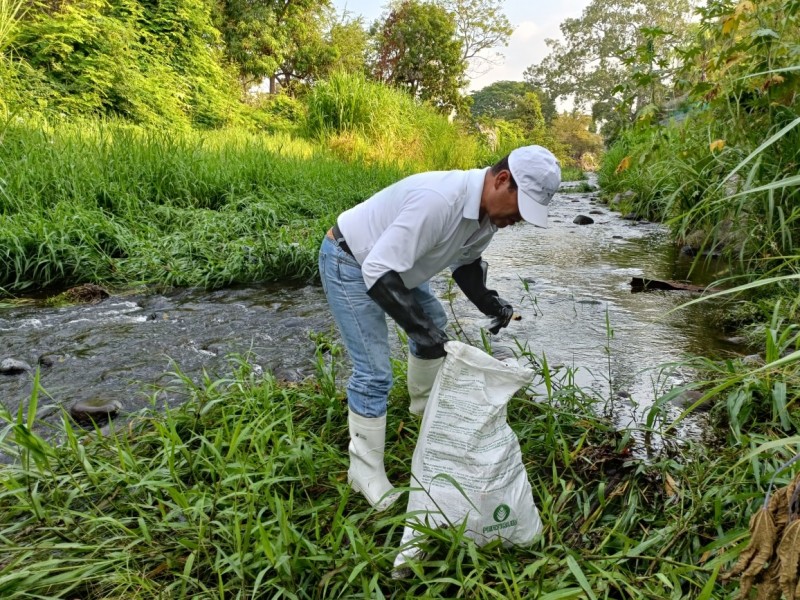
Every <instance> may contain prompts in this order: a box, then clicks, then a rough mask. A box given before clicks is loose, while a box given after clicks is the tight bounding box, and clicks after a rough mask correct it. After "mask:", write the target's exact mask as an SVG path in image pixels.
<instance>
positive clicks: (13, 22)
mask: <svg viewBox="0 0 800 600" xmlns="http://www.w3.org/2000/svg"><path fill="white" fill-rule="evenodd" d="M24 14H25V2H24V0H0V55H2V53H3V52H4V51H5V49H6V48H7V47H8V46H10V45H11V44H12V43H13V42H14V37H15V35H16V32H17V26H18V25H17V24H18V22H19V20H20V19H21V18H22V17H23V16H24Z"/></svg>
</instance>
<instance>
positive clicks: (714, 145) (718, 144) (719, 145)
mask: <svg viewBox="0 0 800 600" xmlns="http://www.w3.org/2000/svg"><path fill="white" fill-rule="evenodd" d="M724 147H725V140H714V141H713V142H711V143H710V144H709V145H708V149H709V150H711V152H716V151H717V150H722V149H723V148H724Z"/></svg>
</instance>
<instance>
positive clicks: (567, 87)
mask: <svg viewBox="0 0 800 600" xmlns="http://www.w3.org/2000/svg"><path fill="white" fill-rule="evenodd" d="M690 18H691V10H690V3H689V2H688V0H670V1H669V2H664V1H661V0H659V1H656V0H593V1H592V2H591V3H589V5H588V6H587V7H586V8H585V9H584V10H583V13H582V14H581V16H580V18H574V19H572V18H571V19H565V20H564V22H562V23H561V26H560V29H561V33H562V36H563V41H561V40H555V39H548V40H547V45H548V47H549V48H550V53H549V54H548V56H547V57H545V59H544V60H543V61H542V62H541V63H539V64H538V65H531V66H530V67H529V68H528V69H527V70H526V71H525V79H526V81H529V82H530V83H531V84H533V85H534V86H535V87H536V88H537V89H542V90H545V92H546V93H547V94H549V95H551V96H552V97H554V98H564V97H572V98H573V99H574V101H575V103H576V106H577V107H578V108H584V107H585V106H586V105H589V106H591V109H592V110H591V114H592V117H593V118H594V119H595V120H596V121H604V122H606V126H607V131H608V133H609V135H610V134H613V133H615V132H616V131H617V130H618V129H619V127H620V124H627V123H629V122H630V121H631V120H632V118H633V116H634V115H635V114H637V113H638V112H639V111H640V110H642V109H643V108H644V107H645V106H646V105H648V104H652V103H657V102H660V101H661V100H663V99H664V98H665V97H669V94H670V83H671V81H672V78H673V76H674V66H675V65H674V52H675V50H674V49H675V47H676V46H677V45H679V44H680V42H681V41H682V40H683V39H685V37H686V34H687V31H688V29H689V22H690ZM641 49H644V51H642V50H641Z"/></svg>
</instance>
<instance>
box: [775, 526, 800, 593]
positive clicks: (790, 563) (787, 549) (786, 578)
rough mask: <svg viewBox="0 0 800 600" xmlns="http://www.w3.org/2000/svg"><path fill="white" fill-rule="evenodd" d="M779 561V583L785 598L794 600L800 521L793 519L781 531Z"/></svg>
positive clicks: (799, 562) (799, 543) (799, 555)
mask: <svg viewBox="0 0 800 600" xmlns="http://www.w3.org/2000/svg"><path fill="white" fill-rule="evenodd" d="M778 558H779V559H780V561H781V570H780V583H781V589H782V590H783V595H784V596H786V600H795V597H796V594H797V584H798V580H797V567H798V564H800V521H793V522H792V523H791V524H790V525H789V526H788V527H787V528H786V531H784V532H783V537H782V538H781V543H780V544H778Z"/></svg>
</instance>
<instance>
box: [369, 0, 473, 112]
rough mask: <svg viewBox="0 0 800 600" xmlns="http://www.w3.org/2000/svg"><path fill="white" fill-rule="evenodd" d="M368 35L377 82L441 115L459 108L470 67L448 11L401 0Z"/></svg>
mask: <svg viewBox="0 0 800 600" xmlns="http://www.w3.org/2000/svg"><path fill="white" fill-rule="evenodd" d="M370 33H371V34H372V36H373V47H372V58H371V67H372V75H373V77H374V78H375V79H377V80H378V81H383V82H386V83H389V84H391V85H394V86H397V87H400V88H403V89H405V90H407V91H408V92H409V93H410V94H411V95H412V96H414V97H415V98H419V99H420V100H423V101H428V102H430V103H431V104H433V105H434V106H437V107H439V108H440V109H441V110H442V111H449V110H451V109H453V108H458V107H460V106H461V104H462V98H461V93H460V90H461V88H462V87H464V85H465V84H466V76H465V71H466V63H465V62H464V60H463V59H462V51H461V42H460V41H459V39H458V38H457V36H456V24H455V20H454V18H453V16H452V15H451V14H450V13H448V12H447V11H446V10H445V9H444V8H442V7H441V6H438V5H436V4H432V3H427V2H419V1H418V0H403V1H402V2H399V3H397V4H395V5H394V6H393V8H392V9H391V11H390V12H389V15H388V16H387V17H386V19H385V20H384V21H383V22H377V23H375V24H374V25H373V27H372V29H371V32H370Z"/></svg>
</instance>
